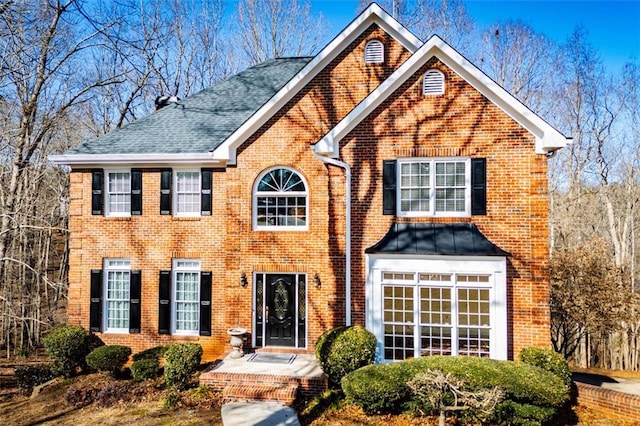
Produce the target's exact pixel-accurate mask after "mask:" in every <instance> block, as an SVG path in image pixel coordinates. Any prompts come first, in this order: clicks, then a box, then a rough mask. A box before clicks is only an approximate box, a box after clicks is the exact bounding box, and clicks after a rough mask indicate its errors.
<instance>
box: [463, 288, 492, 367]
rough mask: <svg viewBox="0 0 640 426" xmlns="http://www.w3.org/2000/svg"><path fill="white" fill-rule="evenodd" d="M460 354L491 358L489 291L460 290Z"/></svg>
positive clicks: (479, 289) (476, 289) (477, 289)
mask: <svg viewBox="0 0 640 426" xmlns="http://www.w3.org/2000/svg"><path fill="white" fill-rule="evenodd" d="M458 304H459V307H458V323H459V326H460V328H459V329H458V352H459V353H460V354H461V355H475V356H487V357H488V356H489V341H490V340H489V337H490V326H491V322H490V314H489V289H481V288H459V289H458Z"/></svg>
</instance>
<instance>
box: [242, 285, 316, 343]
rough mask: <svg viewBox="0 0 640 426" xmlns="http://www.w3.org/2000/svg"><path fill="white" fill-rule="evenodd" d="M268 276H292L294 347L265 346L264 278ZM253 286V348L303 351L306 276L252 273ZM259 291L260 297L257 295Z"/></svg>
mask: <svg viewBox="0 0 640 426" xmlns="http://www.w3.org/2000/svg"><path fill="white" fill-rule="evenodd" d="M270 275H280V276H282V275H289V276H294V277H295V278H294V290H293V292H294V306H293V309H294V326H293V331H294V345H292V346H269V345H267V344H266V327H267V324H266V322H265V321H264V318H265V314H266V312H265V307H266V299H265V296H266V286H267V280H266V277H267V276H270ZM252 281H253V286H252V289H251V305H252V318H251V326H252V330H253V333H252V337H251V344H252V346H253V347H254V348H264V347H281V348H293V349H305V348H306V347H307V332H308V326H307V314H308V309H307V307H308V304H307V300H308V288H309V283H308V274H306V273H299V272H254V273H253V280H252ZM259 289H261V292H262V293H261V295H260V293H259V291H258V290H259Z"/></svg>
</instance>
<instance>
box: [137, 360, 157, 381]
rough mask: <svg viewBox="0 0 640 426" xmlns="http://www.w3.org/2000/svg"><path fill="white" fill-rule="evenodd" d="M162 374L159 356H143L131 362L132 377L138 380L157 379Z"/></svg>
mask: <svg viewBox="0 0 640 426" xmlns="http://www.w3.org/2000/svg"><path fill="white" fill-rule="evenodd" d="M159 375H160V361H159V360H158V358H142V359H139V360H137V361H134V362H133V364H131V377H132V378H133V380H135V381H136V382H141V381H143V380H146V379H155V378H156V377H158V376H159Z"/></svg>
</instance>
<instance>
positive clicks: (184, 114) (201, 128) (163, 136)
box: [65, 57, 312, 155]
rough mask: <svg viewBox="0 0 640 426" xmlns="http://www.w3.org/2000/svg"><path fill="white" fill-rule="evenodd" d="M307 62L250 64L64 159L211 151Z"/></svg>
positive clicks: (301, 58) (78, 148) (86, 145)
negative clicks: (76, 155)
mask: <svg viewBox="0 0 640 426" xmlns="http://www.w3.org/2000/svg"><path fill="white" fill-rule="evenodd" d="M311 59H312V58H310V57H300V58H280V59H274V60H271V61H268V62H264V63H262V64H259V65H255V66H253V67H251V68H248V69H246V70H245V71H243V72H241V73H239V74H236V75H235V76H233V77H230V78H229V79H227V80H225V81H222V82H221V83H219V84H216V85H215V86H212V87H210V88H208V89H205V90H202V91H201V92H198V93H195V94H194V95H192V96H189V97H187V98H185V99H183V100H180V101H179V102H178V103H175V104H169V105H168V106H166V107H164V108H162V109H160V110H158V111H156V112H154V113H152V114H150V115H148V116H146V117H144V118H141V119H139V120H137V121H135V122H133V123H130V124H128V125H126V126H124V127H122V128H121V129H118V130H115V131H113V132H111V133H109V134H107V135H105V136H102V137H100V138H97V139H94V140H91V141H89V142H86V143H84V144H82V145H80V146H78V147H77V148H74V149H72V150H69V151H67V152H66V153H65V154H67V155H69V154H70V155H74V154H88V155H90V154H148V153H158V154H180V153H206V152H209V151H212V150H213V149H215V148H216V147H218V146H219V145H220V144H221V143H222V142H224V140H225V139H226V138H227V137H228V136H229V135H230V134H231V133H233V132H234V131H235V130H236V129H237V128H238V127H239V126H240V125H242V123H244V122H245V121H246V120H247V119H248V118H249V117H251V116H252V115H253V114H254V113H255V112H256V111H257V110H258V109H259V108H260V107H261V106H262V105H264V103H265V102H267V101H268V100H269V99H271V97H272V96H273V95H274V94H276V93H277V92H278V91H279V90H280V89H281V88H282V87H283V86H284V85H285V84H287V82H288V81H289V80H290V79H291V78H292V77H293V76H295V75H296V74H297V73H298V72H299V71H300V70H301V69H302V68H303V67H304V66H305V65H306V64H307V63H308V62H309V61H311Z"/></svg>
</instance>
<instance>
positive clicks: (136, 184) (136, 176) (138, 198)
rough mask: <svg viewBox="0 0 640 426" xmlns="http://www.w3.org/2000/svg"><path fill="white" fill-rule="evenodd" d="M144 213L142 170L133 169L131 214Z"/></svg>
mask: <svg viewBox="0 0 640 426" xmlns="http://www.w3.org/2000/svg"><path fill="white" fill-rule="evenodd" d="M141 214H142V170H140V169H131V215H132V216H139V215H141Z"/></svg>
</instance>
